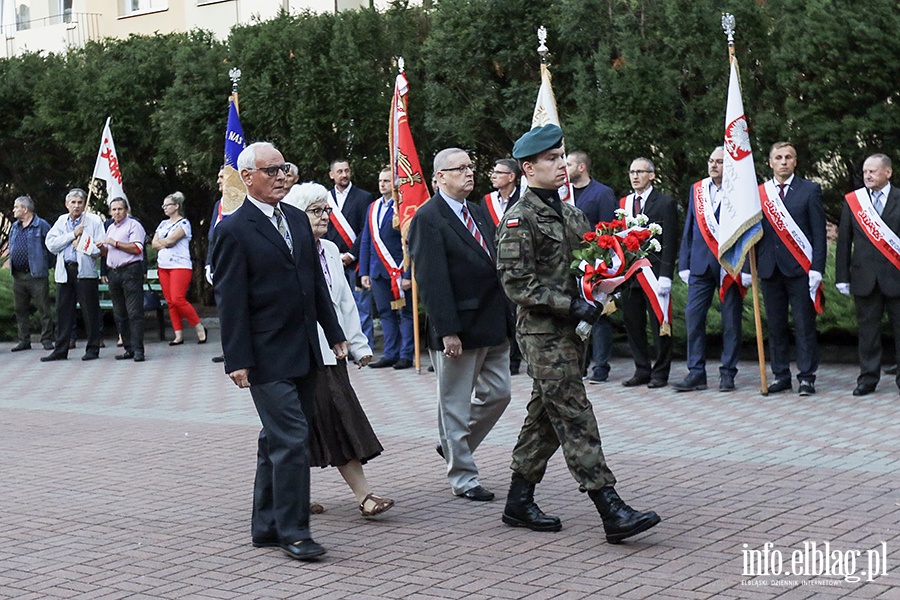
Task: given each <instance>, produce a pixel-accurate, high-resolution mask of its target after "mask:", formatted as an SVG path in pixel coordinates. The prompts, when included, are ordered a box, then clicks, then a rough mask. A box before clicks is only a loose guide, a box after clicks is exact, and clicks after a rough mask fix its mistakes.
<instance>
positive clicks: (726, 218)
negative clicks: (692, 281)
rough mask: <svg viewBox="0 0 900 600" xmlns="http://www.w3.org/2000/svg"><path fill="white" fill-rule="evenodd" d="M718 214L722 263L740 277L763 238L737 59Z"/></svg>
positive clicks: (730, 93) (730, 90)
mask: <svg viewBox="0 0 900 600" xmlns="http://www.w3.org/2000/svg"><path fill="white" fill-rule="evenodd" d="M723 167H724V170H723V173H722V200H721V205H720V206H721V209H720V213H719V262H720V263H721V265H722V267H723V268H724V269H725V270H726V271H728V273H729V274H731V275H733V276H737V275H738V273H739V272H740V270H741V267H742V266H743V265H744V260H745V259H746V258H747V253H748V252H749V251H750V248H751V247H752V246H753V244H755V243H756V242H758V241H759V239H760V238H761V237H762V223H761V221H762V207H761V204H760V200H759V185H758V183H757V181H756V169H755V168H754V166H753V151H752V150H751V148H750V131H749V129H748V127H747V118H746V116H745V115H744V102H743V99H742V98H741V86H740V79H739V77H738V66H737V59H734V60H732V61H731V77H730V79H729V81H728V103H727V107H726V109H725V162H724V165H723Z"/></svg>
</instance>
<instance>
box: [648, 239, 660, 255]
mask: <svg viewBox="0 0 900 600" xmlns="http://www.w3.org/2000/svg"><path fill="white" fill-rule="evenodd" d="M650 251H651V252H661V251H662V245H661V244H660V243H659V240H650Z"/></svg>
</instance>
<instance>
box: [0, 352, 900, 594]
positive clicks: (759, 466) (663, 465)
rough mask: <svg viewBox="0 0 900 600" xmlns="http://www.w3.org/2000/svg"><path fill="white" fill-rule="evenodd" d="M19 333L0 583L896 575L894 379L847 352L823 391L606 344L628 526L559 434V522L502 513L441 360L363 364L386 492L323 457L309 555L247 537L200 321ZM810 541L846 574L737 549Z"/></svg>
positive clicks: (324, 589)
mask: <svg viewBox="0 0 900 600" xmlns="http://www.w3.org/2000/svg"><path fill="white" fill-rule="evenodd" d="M10 347H11V345H10V344H0V381H2V382H3V383H2V388H0V390H2V391H0V396H2V400H0V453H2V457H3V460H2V463H0V485H2V488H0V597H2V598H16V599H18V600H25V599H45V598H103V599H113V598H218V599H228V598H241V599H244V598H334V599H337V598H461V597H465V596H471V597H475V598H525V597H529V598H546V599H549V598H554V599H569V598H572V599H574V598H636V599H637V598H696V599H704V598H773V597H779V598H882V599H888V598H900V577H898V575H900V479H898V474H900V396H898V395H897V389H896V387H895V386H894V385H893V384H892V382H889V381H886V380H883V381H882V384H881V388H880V389H879V391H878V392H877V393H875V394H873V395H872V396H868V397H866V398H863V399H856V398H852V397H851V396H850V393H849V392H850V390H851V389H852V388H853V385H854V380H855V368H854V367H853V366H843V365H826V366H824V367H823V369H822V372H821V373H820V376H819V380H818V382H817V387H818V389H819V394H818V395H816V396H814V397H811V398H800V397H798V396H797V395H796V394H795V393H794V394H778V395H773V396H770V397H768V398H764V397H762V396H760V395H759V394H758V392H757V391H756V390H755V382H754V379H753V377H754V372H755V366H753V365H744V369H743V371H742V373H741V374H740V375H739V376H738V386H739V388H740V389H739V391H738V392H736V393H734V394H730V395H729V394H720V393H717V392H715V391H706V392H699V393H691V394H676V393H674V392H673V391H671V390H670V389H663V390H647V389H644V388H641V389H639V390H638V391H637V392H634V391H631V390H628V389H626V388H623V387H622V386H620V385H619V382H620V381H622V380H624V379H626V378H627V377H628V376H630V375H631V369H630V365H628V364H627V361H624V360H617V361H615V362H614V365H613V373H612V381H611V382H610V383H608V384H605V385H600V386H589V388H588V392H589V394H590V396H591V399H592V400H593V401H594V406H595V412H596V414H597V415H598V417H599V420H600V422H601V432H602V434H603V439H604V444H605V449H606V452H607V457H608V458H609V461H610V465H611V467H612V468H613V470H614V471H615V473H616V474H617V476H618V478H619V485H618V490H619V491H620V493H621V495H622V496H623V497H624V498H625V499H626V500H627V501H628V502H630V503H632V504H633V505H634V506H635V507H636V508H642V509H647V508H652V509H655V510H656V511H657V512H659V513H660V515H661V516H662V518H663V521H662V523H661V524H660V525H659V526H657V527H656V528H655V529H653V530H652V531H650V532H649V533H647V534H645V535H642V536H640V537H638V538H637V539H635V540H634V541H631V542H629V543H625V544H622V545H619V546H612V545H609V544H607V543H606V542H605V541H604V539H603V534H602V528H601V526H600V521H599V517H598V515H597V514H596V512H595V511H594V509H593V507H592V505H591V504H590V502H589V501H588V499H587V497H586V496H585V495H583V494H580V493H579V492H578V491H577V487H576V485H575V484H574V482H573V480H572V479H571V477H570V475H569V474H568V472H567V471H566V469H565V465H564V463H563V462H562V459H561V457H560V456H559V454H557V456H556V457H555V458H554V461H553V462H552V463H551V468H550V469H549V471H548V473H547V477H546V479H545V481H544V482H543V483H542V484H541V485H540V486H539V487H538V491H537V499H538V501H539V502H540V504H541V506H542V507H543V508H544V509H545V510H546V511H547V512H548V513H550V514H555V515H559V516H560V517H561V518H562V520H563V530H562V531H561V532H559V533H533V532H529V531H525V530H521V529H512V528H509V527H506V526H504V525H503V524H502V523H501V522H500V513H501V511H502V500H497V501H495V502H493V503H471V502H467V501H465V500H461V499H457V498H454V497H453V496H452V495H451V494H450V491H449V488H448V486H447V485H446V482H445V480H444V478H443V475H442V470H443V463H442V461H441V459H440V458H439V457H438V456H437V454H436V453H435V452H434V450H433V443H434V440H435V429H436V427H435V408H434V403H435V402H434V389H433V385H434V382H433V378H432V376H431V375H430V374H428V373H426V372H424V371H423V373H422V375H417V374H415V373H414V372H412V371H411V370H409V371H403V372H397V371H393V370H392V369H388V370H378V371H376V370H373V369H363V370H360V371H357V370H355V369H354V370H353V371H352V374H351V377H352V379H353V382H354V385H355V387H356V389H357V391H358V393H359V396H360V398H361V399H362V401H363V404H364V406H365V407H366V410H367V412H368V414H369V416H370V418H371V420H372V422H373V424H374V426H375V429H376V431H377V432H378V434H379V436H380V438H381V441H382V443H383V444H384V446H385V448H386V451H385V453H384V455H383V456H381V457H379V458H377V459H375V460H374V461H372V462H371V463H370V464H369V466H368V467H367V468H366V471H367V474H368V476H369V479H370V481H371V482H372V483H373V485H374V488H375V490H376V491H377V492H378V493H380V494H382V495H388V496H390V497H393V498H394V499H396V501H397V505H396V507H395V508H394V509H393V510H391V511H390V512H389V513H387V514H386V515H384V517H383V518H381V519H380V520H365V519H363V518H362V517H360V516H359V513H358V510H357V509H356V507H355V506H354V503H353V500H352V496H351V495H350V493H349V490H348V489H347V487H346V486H345V484H344V483H343V481H342V480H341V479H340V477H339V475H338V473H337V472H336V471H335V470H321V471H320V470H317V471H316V472H314V473H313V495H314V498H315V499H316V500H318V501H320V502H322V503H323V504H325V505H326V507H327V509H328V510H327V511H326V512H325V514H323V515H320V516H315V517H313V533H314V536H315V538H316V540H317V541H319V542H320V543H322V544H323V545H325V546H326V547H327V548H328V555H327V556H326V558H325V560H323V561H322V562H319V563H315V564H303V563H297V562H294V561H291V560H289V559H287V558H285V557H283V556H282V555H281V553H280V552H279V551H278V550H272V549H254V548H252V547H251V546H250V544H249V533H248V530H249V513H250V500H251V484H252V478H253V470H254V464H255V436H256V432H257V428H258V421H257V417H256V414H255V412H254V410H253V406H252V402H251V400H250V397H249V394H248V393H247V392H246V391H241V390H238V389H237V388H235V387H234V386H233V385H232V384H231V383H230V381H228V380H227V379H226V378H225V376H224V375H223V374H222V371H221V366H220V365H214V364H212V363H211V362H210V358H211V357H212V356H213V355H214V354H215V353H217V352H218V350H219V348H218V345H217V343H216V339H215V337H214V338H213V340H212V343H210V344H207V345H206V346H194V345H191V344H187V345H185V346H181V347H176V348H170V347H169V346H167V345H165V344H160V343H156V342H151V343H150V344H149V345H148V347H147V355H148V361H147V362H146V363H143V364H135V363H133V362H130V361H129V362H127V363H122V362H117V361H114V360H112V356H113V354H114V352H115V351H114V349H112V348H106V349H104V350H103V351H102V358H101V360H99V361H94V362H91V363H83V362H81V361H80V360H78V358H80V355H81V352H82V351H83V349H81V348H79V350H76V351H73V352H72V353H71V354H70V356H71V357H72V358H70V360H69V361H67V362H64V363H52V364H44V363H40V362H39V361H38V358H39V357H40V356H42V355H43V353H42V352H41V351H40V350H32V351H31V352H21V353H16V354H11V353H10V352H9V348H10ZM73 359H74V360H73ZM683 369H684V367H683V364H682V365H677V366H676V368H675V369H674V372H673V380H675V379H680V378H681V376H682V375H683V373H684V371H683ZM513 382H514V389H513V403H512V406H511V407H510V409H509V410H508V411H507V413H506V414H505V415H504V417H503V419H502V420H501V422H500V423H499V425H498V427H497V428H496V430H495V431H494V432H493V433H492V434H491V436H489V437H488V439H487V440H486V441H485V444H484V445H483V446H482V448H481V449H480V450H479V451H478V453H477V455H476V458H477V459H478V462H479V466H480V469H481V472H482V476H481V481H482V483H483V484H484V485H485V486H486V487H488V488H489V489H492V490H493V491H495V492H497V494H498V496H499V497H500V498H501V499H502V498H503V497H504V496H505V491H506V487H507V485H508V481H509V468H508V464H509V454H510V450H511V447H512V444H513V442H514V440H515V436H516V433H517V431H518V428H519V425H520V424H521V421H522V418H523V407H524V405H525V403H526V401H527V399H528V390H529V389H530V380H529V379H528V378H527V376H525V375H521V376H518V377H514V378H513ZM810 541H812V542H816V543H817V544H818V548H821V547H822V544H824V543H825V542H829V543H830V550H831V552H832V553H834V552H836V551H840V552H841V553H842V554H841V557H844V558H845V559H847V560H846V561H844V562H839V563H838V564H837V565H834V566H833V570H839V569H840V567H841V566H842V565H843V567H844V569H843V570H842V572H843V571H851V572H854V573H855V574H856V575H857V576H860V577H861V581H859V582H849V581H844V579H845V578H844V577H841V576H815V575H801V576H796V577H795V576H787V575H778V576H773V575H764V576H758V577H749V576H745V575H743V569H744V554H743V552H744V550H762V549H763V545H764V544H765V543H766V542H771V543H772V544H774V546H773V547H771V550H770V552H769V554H768V556H769V558H770V559H771V560H769V561H768V562H772V563H773V564H774V559H775V558H776V557H777V556H778V554H777V553H776V552H775V551H778V552H780V553H781V556H782V558H783V568H790V567H791V553H792V552H794V551H796V550H801V551H802V549H803V547H804V546H803V544H804V542H810ZM882 542H884V543H885V546H882V545H881V544H882ZM744 544H747V548H746V549H745V548H744ZM884 548H886V553H885V554H886V559H885V562H886V566H887V571H888V574H887V575H879V576H876V577H872V579H873V581H871V582H870V581H868V579H869V578H870V577H869V576H868V575H862V573H861V571H867V570H868V569H869V566H868V563H867V559H868V558H872V561H873V562H876V563H877V564H879V565H882V564H883V563H882V562H880V557H876V556H875V555H874V554H870V555H867V551H870V550H879V551H883V550H884ZM852 551H859V552H861V555H860V556H859V558H858V559H857V560H856V563H855V564H851V563H850V562H849V558H850V556H851V553H852ZM830 562H837V561H835V560H832V561H830ZM807 566H809V563H807ZM851 567H853V568H852V569H851ZM849 579H853V577H849Z"/></svg>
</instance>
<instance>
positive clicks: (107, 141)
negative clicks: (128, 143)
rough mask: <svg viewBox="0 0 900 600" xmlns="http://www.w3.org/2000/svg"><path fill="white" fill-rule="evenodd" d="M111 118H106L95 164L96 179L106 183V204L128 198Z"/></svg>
mask: <svg viewBox="0 0 900 600" xmlns="http://www.w3.org/2000/svg"><path fill="white" fill-rule="evenodd" d="M109 121H110V117H106V125H104V126H103V134H102V135H101V136H100V149H99V150H98V151H97V160H96V162H94V175H93V176H94V177H95V178H96V179H102V180H103V181H105V182H106V203H107V204H109V202H110V200H113V199H115V198H126V197H127V196H125V190H124V189H123V188H122V170H121V169H120V168H119V155H118V154H116V145H115V144H114V143H113V137H112V131H110V128H109Z"/></svg>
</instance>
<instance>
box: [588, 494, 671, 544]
mask: <svg viewBox="0 0 900 600" xmlns="http://www.w3.org/2000/svg"><path fill="white" fill-rule="evenodd" d="M588 496H590V497H591V500H593V501H594V505H596V507H597V512H599V513H600V518H601V519H603V530H604V531H606V541H607V542H609V543H610V544H618V543H619V542H621V541H622V540H624V539H625V538H629V537H631V536H633V535H637V534H639V533H641V532H642V531H647V530H648V529H650V528H651V527H653V526H654V525H656V524H657V523H659V520H660V519H659V515H657V514H656V513H655V512H653V511H652V510H650V511H647V512H638V511H636V510H634V509H633V508H631V507H630V506H628V505H627V504H625V502H624V501H623V500H622V499H621V498H619V494H617V493H616V490H615V488H613V487H612V486H610V487H605V488H600V489H599V490H589V491H588Z"/></svg>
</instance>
